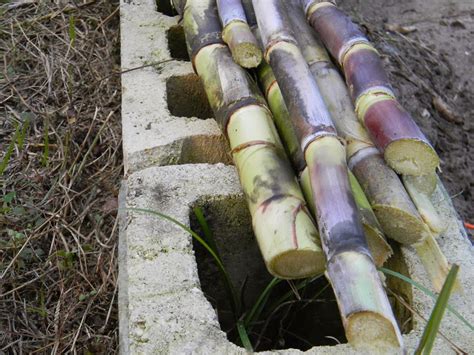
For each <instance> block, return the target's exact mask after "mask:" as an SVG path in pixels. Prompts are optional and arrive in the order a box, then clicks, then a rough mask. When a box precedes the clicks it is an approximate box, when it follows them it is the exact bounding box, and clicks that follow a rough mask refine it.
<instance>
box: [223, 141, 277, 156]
mask: <svg viewBox="0 0 474 355" xmlns="http://www.w3.org/2000/svg"><path fill="white" fill-rule="evenodd" d="M256 145H265V146H268V147H272V148H273V149H280V147H278V146H277V145H276V144H275V143H273V142H268V141H264V140H258V141H250V142H245V143H243V144H240V145H238V146H236V147H234V148H233V149H232V150H231V151H230V153H231V154H235V153H238V152H240V151H241V150H242V149H246V148H248V147H252V146H256Z"/></svg>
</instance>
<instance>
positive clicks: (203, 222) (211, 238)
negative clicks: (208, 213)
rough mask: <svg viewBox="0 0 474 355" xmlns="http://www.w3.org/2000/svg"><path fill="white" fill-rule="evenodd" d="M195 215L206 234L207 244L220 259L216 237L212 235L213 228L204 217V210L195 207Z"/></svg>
mask: <svg viewBox="0 0 474 355" xmlns="http://www.w3.org/2000/svg"><path fill="white" fill-rule="evenodd" d="M193 212H194V215H195V216H196V219H197V221H198V223H199V225H200V226H201V229H202V232H203V233H204V237H205V240H206V242H207V244H209V246H210V247H211V248H212V250H214V252H215V253H216V255H217V256H218V257H219V258H220V257H221V256H220V255H219V250H218V249H217V245H216V241H215V239H214V235H213V234H212V231H211V228H210V227H209V224H208V223H207V221H206V218H205V217H204V213H203V211H202V208H200V207H195V208H193Z"/></svg>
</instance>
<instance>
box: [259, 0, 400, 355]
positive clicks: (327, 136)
mask: <svg viewBox="0 0 474 355" xmlns="http://www.w3.org/2000/svg"><path fill="white" fill-rule="evenodd" d="M253 6H254V9H255V14H256V17H257V23H258V27H259V30H260V35H261V40H262V43H263V44H264V47H265V59H266V60H267V61H268V62H269V64H270V65H271V67H272V68H273V71H274V74H275V77H276V79H277V82H278V84H279V86H280V89H281V92H282V96H283V98H284V101H285V103H286V106H287V108H288V111H289V113H290V120H291V125H292V127H293V130H294V131H295V134H296V136H297V139H298V142H299V145H300V146H301V150H302V151H303V155H304V158H305V162H306V165H307V167H308V171H309V179H310V185H311V190H312V193H313V199H314V205H315V207H316V219H317V222H318V226H319V232H320V236H321V241H322V245H323V249H324V251H325V254H326V258H327V265H326V273H327V276H328V279H329V280H330V282H331V285H332V287H333V290H334V293H335V295H336V299H337V301H338V306H339V310H340V314H341V317H342V320H343V324H344V327H345V330H346V336H347V338H348V340H349V342H350V343H351V344H353V345H354V346H356V347H358V346H367V345H375V344H377V346H378V347H379V348H389V347H400V346H401V345H402V340H401V335H400V332H399V330H398V326H397V324H396V321H395V319H394V316H393V312H392V310H391V308H390V305H389V303H388V299H387V296H386V294H385V291H384V290H383V287H382V283H381V281H380V279H379V276H378V274H377V271H376V268H375V265H374V263H373V259H372V256H371V254H370V251H369V249H368V246H367V242H366V240H365V237H364V232H363V228H362V225H361V223H360V217H359V213H358V209H357V206H356V204H355V201H354V197H353V196H352V192H351V188H350V184H349V177H348V172H347V165H346V152H345V147H344V145H343V144H342V142H341V140H340V138H339V137H338V136H337V134H336V129H335V127H334V124H333V122H332V121H331V116H330V114H329V112H328V110H327V108H326V106H325V104H324V101H323V98H322V96H321V94H320V92H319V89H318V87H317V85H316V82H315V81H314V79H313V77H312V75H311V72H310V70H309V68H308V65H307V64H306V61H305V59H304V57H303V55H302V54H301V52H300V50H299V48H298V46H297V45H296V40H295V39H294V37H293V35H292V33H291V32H290V31H288V24H287V19H286V16H285V14H284V11H285V10H284V8H283V5H282V3H281V2H280V1H276V0H275V1H259V0H254V1H253ZM362 293H365V294H366V296H364V297H361V295H362Z"/></svg>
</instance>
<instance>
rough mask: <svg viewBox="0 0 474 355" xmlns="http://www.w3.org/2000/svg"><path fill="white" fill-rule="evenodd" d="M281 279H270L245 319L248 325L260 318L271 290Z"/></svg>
mask: <svg viewBox="0 0 474 355" xmlns="http://www.w3.org/2000/svg"><path fill="white" fill-rule="evenodd" d="M280 281H281V279H279V278H277V277H274V278H273V280H272V281H270V282H269V283H268V285H267V287H265V289H264V290H263V292H262V293H261V294H260V296H259V297H258V299H257V301H256V302H255V304H254V305H253V307H252V309H251V310H250V312H249V313H248V314H247V316H246V317H245V320H244V324H245V326H246V327H249V326H250V324H251V323H252V322H253V321H254V320H255V319H258V316H259V315H260V313H261V312H262V309H263V307H265V304H266V302H267V300H268V297H269V296H270V293H271V291H272V290H273V287H275V286H276V285H278V284H279V283H280Z"/></svg>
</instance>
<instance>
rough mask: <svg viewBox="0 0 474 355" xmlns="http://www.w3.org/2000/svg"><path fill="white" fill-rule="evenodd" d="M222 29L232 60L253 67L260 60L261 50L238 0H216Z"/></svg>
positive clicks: (246, 66)
mask: <svg viewBox="0 0 474 355" xmlns="http://www.w3.org/2000/svg"><path fill="white" fill-rule="evenodd" d="M217 9H218V11H219V17H220V19H221V22H222V26H223V27H224V30H223V31H222V39H223V40H224V42H225V43H227V45H228V46H229V48H230V51H231V53H232V58H234V61H235V62H236V63H237V64H239V65H241V66H242V67H244V68H255V67H257V66H258V65H259V64H260V62H261V61H262V51H261V50H260V47H259V45H258V43H257V40H256V39H255V37H254V36H253V33H252V31H251V30H250V27H249V25H248V23H247V18H246V16H245V11H244V8H243V6H242V2H241V1H240V0H217Z"/></svg>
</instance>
